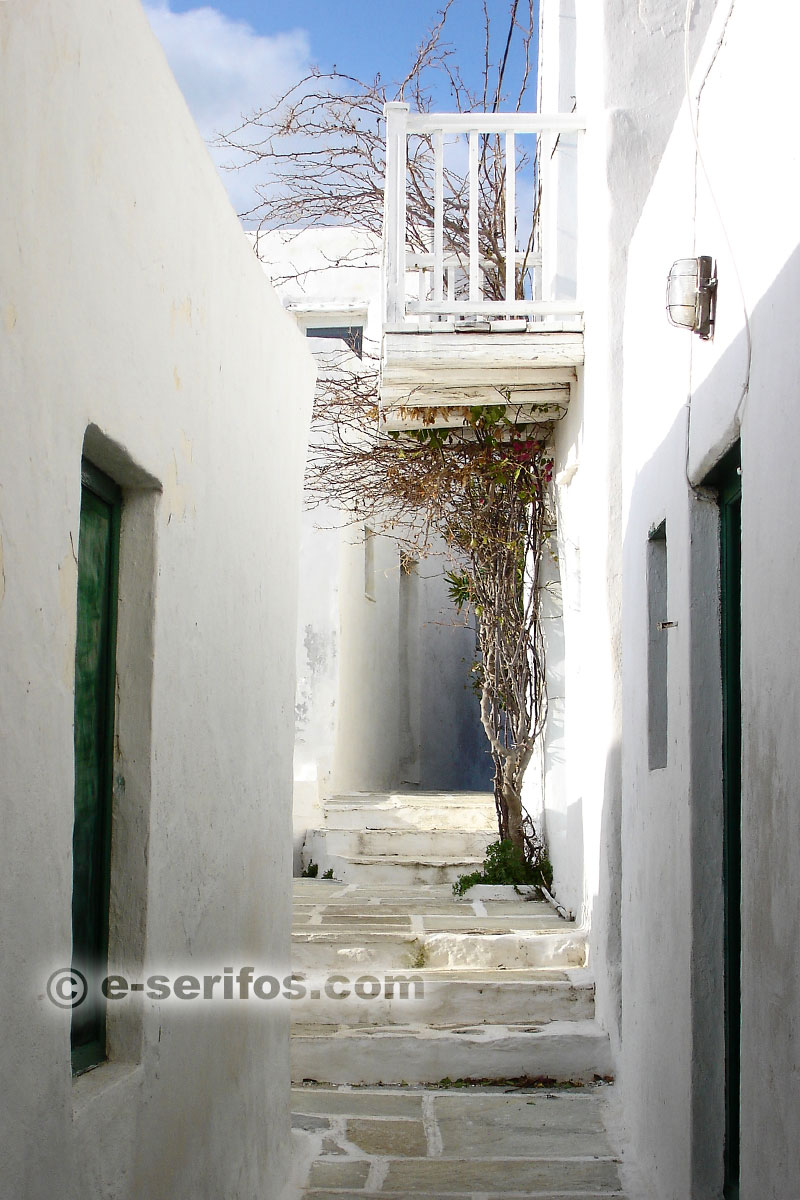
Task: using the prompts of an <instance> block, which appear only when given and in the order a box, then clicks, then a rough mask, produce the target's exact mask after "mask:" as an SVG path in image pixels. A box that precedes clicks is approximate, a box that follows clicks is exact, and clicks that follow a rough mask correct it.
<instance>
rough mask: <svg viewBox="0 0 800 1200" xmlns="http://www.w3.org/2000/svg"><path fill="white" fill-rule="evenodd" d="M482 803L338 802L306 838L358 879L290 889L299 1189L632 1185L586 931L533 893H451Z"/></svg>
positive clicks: (496, 1190)
mask: <svg viewBox="0 0 800 1200" xmlns="http://www.w3.org/2000/svg"><path fill="white" fill-rule="evenodd" d="M493 807H494V806H493V800H492V797H491V795H488V794H485V795H481V794H467V795H464V796H459V795H457V794H456V795H443V794H441V793H430V794H427V795H426V794H425V793H419V792H416V793H406V794H402V793H394V794H383V795H376V796H370V795H368V794H360V795H354V796H346V797H337V798H334V799H332V800H331V801H329V802H328V803H327V804H326V806H325V826H324V828H322V829H320V830H314V831H310V832H309V834H308V835H307V838H306V845H307V846H308V847H309V848H310V851H309V853H310V854H313V855H319V856H320V857H321V858H322V861H323V862H328V861H331V859H330V858H329V857H323V856H324V855H326V854H327V855H328V856H330V855H334V856H335V857H334V858H333V860H332V861H334V862H335V869H336V872H337V873H338V874H339V875H340V876H343V877H344V878H345V879H346V880H350V882H341V881H337V880H336V879H321V878H315V879H308V878H306V879H298V880H295V882H294V919H293V934H292V943H293V953H292V962H293V971H294V974H295V975H296V976H297V977H298V978H299V979H300V980H302V985H303V988H304V990H305V995H304V996H303V997H302V998H299V999H297V1000H296V1001H294V1002H293V1004H292V1078H293V1080H294V1085H293V1092H292V1109H293V1118H292V1120H293V1136H294V1145H295V1153H296V1155H297V1157H298V1159H299V1160H302V1161H303V1162H304V1164H305V1170H304V1172H302V1181H303V1182H304V1183H305V1184H306V1191H305V1193H304V1194H305V1195H306V1196H307V1197H320V1198H321V1197H334V1196H339V1197H342V1196H351V1195H352V1196H387V1197H388V1196H394V1197H401V1196H426V1197H436V1196H445V1195H447V1196H458V1197H475V1196H480V1197H489V1196H495V1195H497V1196H500V1195H502V1196H519V1197H522V1196H537V1197H543V1196H549V1195H553V1194H558V1195H559V1196H572V1195H574V1196H583V1197H586V1196H622V1195H623V1191H622V1183H621V1175H620V1162H619V1159H618V1156H617V1154H616V1152H615V1149H614V1145H613V1142H612V1140H611V1138H610V1137H609V1134H608V1132H607V1130H606V1116H607V1113H608V1112H609V1111H611V1110H613V1099H612V1097H613V1087H611V1086H609V1085H610V1083H611V1074H610V1072H611V1058H610V1049H609V1044H608V1036H607V1034H606V1033H605V1032H604V1031H603V1030H601V1029H600V1027H599V1026H598V1025H596V1024H595V1021H594V986H593V980H592V977H591V971H590V968H589V966H587V962H586V958H587V952H586V937H585V932H584V931H583V930H581V929H580V928H578V927H576V925H575V924H574V923H573V922H570V921H565V920H563V919H562V918H561V917H559V916H558V914H557V913H556V912H555V911H554V910H553V908H552V907H551V906H550V905H549V904H548V903H546V902H543V901H541V900H538V899H531V898H530V895H529V894H526V893H532V892H533V890H532V889H519V890H515V889H514V888H513V887H508V886H506V887H490V886H483V887H481V886H477V887H474V888H472V889H471V890H470V891H469V892H468V893H467V895H466V896H465V897H463V898H459V897H457V896H455V895H454V893H453V888H452V881H453V880H454V879H455V878H456V877H457V875H458V873H459V871H463V870H466V869H469V868H470V866H471V860H469V859H468V858H466V857H465V855H466V851H467V850H468V849H470V848H472V849H473V851H475V850H476V849H478V846H477V845H476V839H477V840H478V842H479V841H480V838H481V837H483V840H484V842H485V841H486V839H487V838H489V837H491V832H490V831H491V825H492V821H493V819H494V813H493ZM365 849H366V850H368V851H369V853H365V852H364V851H365ZM448 855H449V857H448ZM477 861H480V858H478V859H477ZM317 865H318V864H317ZM328 869H331V868H330V867H329V868H328ZM359 876H360V877H361V880H362V881H359ZM446 876H449V881H448V882H442V880H443V879H444V878H445V877H446ZM431 878H435V879H438V880H440V882H435V883H434V882H425V880H426V879H431ZM298 1166H299V1163H298Z"/></svg>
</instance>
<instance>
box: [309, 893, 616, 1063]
mask: <svg viewBox="0 0 800 1200" xmlns="http://www.w3.org/2000/svg"><path fill="white" fill-rule="evenodd" d="M292 964H293V971H294V973H295V974H296V975H300V976H302V981H303V985H304V987H305V989H306V995H305V996H304V997H303V998H302V999H298V1000H295V1001H292V1009H291V1011H292V1022H293V1028H292V1049H291V1054H292V1078H293V1080H295V1081H296V1082H302V1081H304V1080H315V1081H317V1082H320V1083H331V1084H378V1083H380V1084H384V1085H392V1084H393V1085H398V1084H402V1083H407V1084H425V1083H438V1082H440V1081H441V1080H443V1079H451V1080H457V1079H468V1080H505V1079H521V1078H522V1079H525V1078H527V1079H542V1078H545V1079H555V1080H572V1081H582V1082H591V1081H592V1080H594V1079H595V1078H596V1077H601V1078H606V1077H608V1076H609V1075H610V1074H611V1059H610V1050H609V1043H608V1038H607V1036H606V1034H605V1033H604V1032H603V1030H602V1029H600V1027H599V1026H597V1025H596V1023H595V1021H594V986H593V981H592V978H591V975H590V973H589V971H588V969H587V967H586V965H585V964H586V943H585V935H584V932H583V931H582V930H580V929H578V928H576V927H575V926H574V925H573V924H571V923H569V922H565V921H562V920H561V919H560V918H559V917H558V916H557V914H556V913H555V912H554V911H553V910H552V908H551V907H550V906H549V905H548V904H545V903H543V902H541V901H533V902H531V901H526V900H524V899H523V898H522V897H521V896H519V895H517V894H515V893H514V892H513V890H511V889H509V898H508V899H507V900H504V901H499V900H498V901H493V900H487V901H485V902H483V901H480V900H476V901H470V900H468V899H467V900H458V899H456V897H454V895H453V893H452V887H450V886H447V885H445V886H442V885H431V884H424V883H416V884H412V885H411V886H409V885H403V884H399V885H398V884H394V885H392V884H385V883H384V884H381V885H373V884H370V883H364V882H362V883H351V884H342V883H336V882H334V881H326V880H322V879H319V880H296V881H295V916H294V929H293V953H292ZM331 980H334V982H333V983H331ZM344 993H347V994H346V995H345V994H344Z"/></svg>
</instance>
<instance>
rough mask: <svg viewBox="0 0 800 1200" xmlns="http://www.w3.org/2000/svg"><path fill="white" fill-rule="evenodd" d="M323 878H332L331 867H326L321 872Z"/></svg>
mask: <svg viewBox="0 0 800 1200" xmlns="http://www.w3.org/2000/svg"><path fill="white" fill-rule="evenodd" d="M322 878H323V879H333V867H328V869H327V871H323V872H322Z"/></svg>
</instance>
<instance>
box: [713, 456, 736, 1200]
mask: <svg viewBox="0 0 800 1200" xmlns="http://www.w3.org/2000/svg"><path fill="white" fill-rule="evenodd" d="M740 461H741V459H740V448H739V445H738V443H737V445H736V446H734V447H733V449H732V450H731V451H729V452H728V454H727V455H726V456H725V458H724V459H723V460H722V462H721V463H720V466H719V468H718V471H717V473H716V480H715V482H716V486H717V490H718V502H719V516H720V625H721V638H722V644H721V661H722V795H723V841H722V864H723V867H722V869H723V894H724V936H725V943H724V964H725V967H724V970H725V982H724V988H725V991H724V996H725V1153H724V1163H725V1183H724V1190H723V1195H724V1196H725V1198H726V1200H738V1196H739V1143H740V1102H741V957H742V909H741V895H742V691H741V659H742V637H741V629H742V477H741V466H740Z"/></svg>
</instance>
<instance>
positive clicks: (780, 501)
mask: <svg viewBox="0 0 800 1200" xmlns="http://www.w3.org/2000/svg"><path fill="white" fill-rule="evenodd" d="M730 283H731V287H733V283H732V281H730ZM799 295H800V249H798V250H795V252H794V253H793V254H792V255H791V257H790V258H789V259H788V261H787V262H786V264H785V266H784V267H783V269H782V270H781V272H780V273H779V275H778V276H777V277H776V279H775V280H774V282H773V283H772V285H771V286H770V288H769V289H768V290H767V292H766V293H765V294H764V296H763V297H762V298H761V300H760V301H759V302H758V304H757V305H756V306H755V308H754V310H753V312H752V314H751V317H750V323H751V330H752V343H753V347H754V352H753V358H752V364H751V378H750V389H749V395H748V397H747V399H746V402H745V405H744V408H743V412H742V431H741V450H742V586H741V602H742V642H741V681H742V701H741V702H742V730H743V746H742V825H741V828H742V887H741V906H742V907H741V980H742V996H741V1079H742V1080H747V1081H748V1082H747V1086H746V1088H743V1090H742V1100H741V1103H742V1108H741V1113H742V1142H741V1154H742V1157H741V1164H742V1178H741V1183H742V1194H743V1195H744V1194H751V1192H752V1194H755V1193H756V1192H758V1191H759V1189H760V1190H761V1192H763V1193H764V1194H769V1195H771V1196H783V1195H786V1196H788V1195H791V1194H794V1190H795V1185H796V1178H795V1176H794V1175H791V1177H790V1173H791V1172H792V1171H793V1166H792V1156H793V1153H794V1151H793V1148H794V1147H796V1146H797V1144H798V1142H800V1109H799V1108H798V1105H797V1104H796V1103H791V1102H790V1103H789V1104H787V1103H786V1101H787V1100H788V1099H789V1098H790V1096H792V1095H794V1096H795V1097H796V1096H797V1084H796V1071H795V1070H794V1067H793V1065H792V1063H793V1056H792V1055H791V1053H790V1047H791V1045H792V1042H793V1039H794V1027H793V1017H792V1016H791V1014H792V1013H794V1012H796V1011H797V985H796V980H797V979H798V977H800V951H798V946H799V945H800V918H798V911H799V910H798V884H797V870H796V863H797V861H798V856H799V855H800V822H799V821H798V817H797V804H796V796H797V787H796V779H797V776H798V773H800V746H799V745H798V739H797V736H796V731H797V728H798V724H800V711H798V710H799V708H800V701H799V700H798V691H797V686H796V665H795V664H796V661H797V653H798V649H800V639H799V638H798V633H797V621H796V609H797V605H796V597H797V594H798V592H800V562H798V559H797V555H796V554H795V553H794V547H795V543H796V538H795V536H794V525H795V522H796V515H795V514H796V512H797V469H796V447H797V437H798V415H797V407H796V378H797V375H798V373H800V347H798V341H797V336H796V329H795V325H796V313H797V307H798V296H799ZM745 362H746V340H745V334H744V331H741V332H740V333H739V334H738V335H737V336H736V337H735V338H734V339H733V341H732V342H731V343H730V344H729V345H728V346H727V347H726V348H725V350H724V351H723V352H722V353H721V355H720V357H719V359H718V360H717V362H716V364H715V365H714V367H713V369H712V370H711V371H710V373H709V375H708V376H707V378H706V379H705V380H704V381H703V382H702V383H701V384H700V385H699V386H698V387H697V389H696V390H695V392H694V393H693V397H692V407H691V423H690V430H691V444H690V455H689V463H690V469H691V470H692V472H693V476H694V477H695V478H697V479H702V478H704V477H705V476H706V475H707V474H708V472H709V470H710V469H711V468H712V467H713V466H714V465H715V464H716V463H717V462H718V461H719V460H720V459H721V458H722V456H723V454H724V452H725V451H726V450H727V449H728V448H729V447H730V446H731V445H732V444H733V442H734V441H735V439H736V436H737V428H736V420H735V413H736V408H737V404H738V402H739V399H740V395H741V388H742V383H743V370H744V364H745ZM686 428H687V412H686V409H685V408H681V410H680V412H679V414H678V416H677V417H676V419H675V421H674V422H673V424H672V426H671V428H670V430H669V432H668V433H667V435H666V436H665V437H664V438H663V439H662V441H661V443H660V445H659V446H658V448H657V449H656V450H655V452H654V453H652V454H651V455H650V457H649V459H648V461H647V462H646V463H645V464H644V465H643V466H642V468H641V469H640V471H639V474H638V476H637V480H636V485H635V487H634V489H633V493H632V497H631V504H630V517H629V520H628V524H627V527H626V530H625V537H624V549H623V560H624V564H625V574H624V579H625V595H626V598H627V599H626V605H627V606H629V609H630V611H626V614H625V630H626V645H625V649H624V652H623V689H624V698H625V704H624V714H625V717H626V725H625V736H626V743H625V755H624V766H623V770H624V775H623V786H624V803H623V835H624V856H625V857H624V871H625V876H624V884H625V887H624V894H625V902H624V903H625V911H624V914H623V916H624V922H625V924H624V930H623V932H624V966H625V1008H624V1013H625V1055H624V1072H623V1078H624V1080H625V1095H626V1098H627V1097H630V1098H634V1097H635V1104H632V1105H631V1112H632V1114H633V1130H632V1132H633V1137H634V1144H635V1147H634V1148H635V1149H638V1151H639V1152H640V1154H642V1155H643V1156H644V1157H643V1161H644V1164H645V1165H646V1166H647V1167H648V1169H651V1170H652V1172H653V1173H654V1177H655V1176H657V1175H658V1173H659V1172H662V1173H665V1172H666V1170H667V1165H668V1164H669V1163H670V1162H675V1161H677V1160H678V1159H681V1158H683V1159H684V1160H685V1159H686V1157H687V1153H688V1158H689V1164H688V1165H687V1170H688V1171H689V1172H690V1177H689V1178H688V1180H687V1190H688V1189H691V1194H692V1195H697V1196H701V1195H702V1196H706V1195H708V1196H711V1195H718V1194H719V1193H720V1190H721V1186H722V1183H721V1171H722V1149H721V1148H722V1145H723V1142H724V1128H723V1122H724V1100H723V1097H724V1063H725V1057H724V1046H723V1041H722V1031H723V1017H724V993H723V980H724V963H723V946H724V932H723V911H724V909H723V903H724V902H723V869H722V845H723V806H722V683H721V674H720V640H719V639H720V627H719V620H720V615H719V613H720V610H719V588H720V582H719V554H720V549H719V525H718V510H717V504H716V500H715V497H714V494H713V493H711V492H709V493H707V494H705V495H704V494H702V493H700V494H696V493H693V492H691V491H690V489H689V488H688V485H687V481H686V479H685V438H686ZM664 515H666V520H667V539H668V548H669V553H668V571H669V586H668V598H669V601H668V602H669V605H670V612H669V617H670V619H675V620H677V621H679V629H678V630H677V631H676V632H677V633H678V634H679V636H678V637H676V638H675V639H674V640H673V641H672V642H670V643H669V651H670V657H669V662H668V669H667V687H668V692H667V702H668V758H667V763H666V766H665V767H664V768H663V769H652V770H651V769H649V764H648V761H647V721H648V715H647V704H646V697H647V675H646V657H645V650H644V647H645V645H646V617H645V614H644V610H645V608H646V580H645V578H644V566H643V564H644V549H643V548H644V546H645V544H646V540H647V531H648V526H649V525H650V524H651V523H652V521H654V520H658V519H663V517H664ZM789 546H791V550H789V551H788V552H786V549H787V547H789ZM765 881H768V882H765ZM776 896H780V897H781V902H780V904H777V903H776V902H775V897H776ZM666 937H668V938H669V943H668V944H669V946H670V953H669V954H668V955H665V954H664V939H665V938H666ZM765 980H769V981H770V984H769V986H770V989H771V994H773V995H780V996H781V1001H780V1003H776V1004H767V1005H765V1004H764V1003H763V986H764V981H765ZM776 1097H781V1101H780V1110H781V1111H780V1119H777V1120H776V1119H775V1098H776ZM665 1112H666V1113H667V1114H668V1116H669V1119H668V1120H667V1121H665V1120H664V1115H665Z"/></svg>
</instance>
